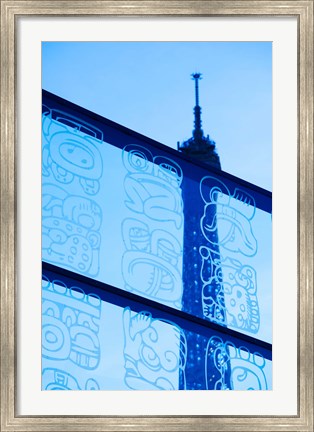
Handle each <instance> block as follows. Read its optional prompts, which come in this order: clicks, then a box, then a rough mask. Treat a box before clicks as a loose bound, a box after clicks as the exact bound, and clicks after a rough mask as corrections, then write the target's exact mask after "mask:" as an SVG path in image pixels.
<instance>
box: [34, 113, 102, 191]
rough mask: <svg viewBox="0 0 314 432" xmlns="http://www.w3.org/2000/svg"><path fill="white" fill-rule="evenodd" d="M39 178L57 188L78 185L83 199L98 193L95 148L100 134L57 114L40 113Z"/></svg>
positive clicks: (99, 167)
mask: <svg viewBox="0 0 314 432" xmlns="http://www.w3.org/2000/svg"><path fill="white" fill-rule="evenodd" d="M42 137H43V157H42V174H43V176H44V177H48V176H50V175H51V174H52V175H53V178H54V179H55V180H56V181H57V182H58V183H60V184H63V185H67V184H70V183H72V182H73V181H74V180H77V181H78V184H79V185H80V188H81V190H82V191H83V192H84V193H86V194H87V195H95V194H97V193H98V191H99V186H100V183H99V180H100V178H101V176H102V172H103V163H102V157H101V153H100V151H99V146H100V145H101V144H102V139H103V136H102V133H101V131H99V130H98V129H96V128H94V127H93V126H91V125H88V124H87V123H84V122H82V121H81V120H79V119H77V118H75V117H73V116H69V115H68V114H66V113H63V112H61V111H57V110H50V109H49V108H47V109H46V110H44V113H43V116H42Z"/></svg>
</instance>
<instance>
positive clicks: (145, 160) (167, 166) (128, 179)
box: [122, 144, 183, 229]
mask: <svg viewBox="0 0 314 432" xmlns="http://www.w3.org/2000/svg"><path fill="white" fill-rule="evenodd" d="M122 158H123V163H124V166H125V168H126V169H127V170H128V174H127V175H126V176H125V179H124V188H125V192H126V195H127V198H128V199H127V200H126V201H125V205H126V206H127V207H128V208H129V209H130V210H132V211H133V212H135V213H142V214H144V215H146V216H147V217H148V218H150V219H152V220H156V221H161V222H164V221H172V222H173V223H174V225H175V227H176V228H177V229H179V228H180V227H181V225H182V223H183V212H182V210H183V203H182V197H181V189H180V185H181V182H182V170H181V168H180V166H179V165H178V164H177V163H176V162H174V161H173V160H171V159H169V158H167V157H163V156H156V157H153V156H152V154H151V152H150V151H149V150H147V149H145V148H144V147H142V146H140V145H135V144H134V145H133V144H130V145H128V146H126V147H125V148H124V149H123V153H122Z"/></svg>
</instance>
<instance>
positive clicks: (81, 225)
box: [42, 183, 102, 275]
mask: <svg viewBox="0 0 314 432" xmlns="http://www.w3.org/2000/svg"><path fill="white" fill-rule="evenodd" d="M101 222H102V211H101V208H100V206H99V205H98V204H97V203H96V202H95V201H93V200H91V199H90V198H86V197H83V196H76V195H69V194H68V193H67V192H66V190H65V189H63V188H61V187H59V186H56V185H54V184H50V183H48V184H47V183H46V184H44V185H43V192H42V257H43V259H44V260H46V261H48V262H51V263H53V264H57V265H62V266H65V267H67V268H69V269H70V270H75V271H78V272H80V273H85V274H87V275H96V274H97V273H98V272H99V253H100V243H101V236H100V233H99V229H100V226H101Z"/></svg>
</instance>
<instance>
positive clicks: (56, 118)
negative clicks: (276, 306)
mask: <svg viewBox="0 0 314 432" xmlns="http://www.w3.org/2000/svg"><path fill="white" fill-rule="evenodd" d="M44 103H45V105H44V108H43V117H42V122H43V159H42V160H43V164H42V165H43V177H42V178H43V188H42V190H43V199H42V232H43V233H42V245H43V250H42V255H43V260H44V261H47V262H50V263H52V264H55V265H57V266H59V267H62V268H64V269H68V270H71V271H74V272H77V273H80V274H82V275H85V276H87V277H90V278H94V279H95V280H99V281H103V282H105V283H107V284H110V285H112V286H115V287H118V288H121V289H125V290H127V291H129V292H133V293H135V294H137V295H141V296H142V297H145V298H148V299H152V300H154V301H157V302H160V303H162V304H164V305H167V306H170V307H172V308H176V309H181V310H184V311H186V312H188V313H190V314H192V315H195V316H199V317H201V318H205V319H208V320H210V321H212V322H214V323H217V324H219V325H221V326H228V327H230V328H233V329H235V330H238V331H241V332H243V333H247V334H250V335H253V336H254V337H257V338H259V339H262V340H265V341H271V289H272V288H271V214H270V211H271V195H270V194H269V193H268V192H267V191H263V190H261V189H260V188H257V187H255V186H254V185H250V184H248V183H246V182H243V181H242V180H240V179H237V178H235V177H232V176H230V175H228V174H226V173H223V172H221V171H217V170H214V169H209V168H208V167H207V166H205V165H204V164H201V163H197V164H196V163H195V162H193V161H190V160H187V159H186V158H184V157H183V156H182V155H179V154H178V153H177V152H175V151H173V150H171V149H168V148H165V147H164V146H162V145H160V144H158V143H155V142H153V141H152V140H149V139H148V138H146V137H143V136H140V135H139V134H136V133H135V132H132V131H129V130H126V129H125V128H123V127H121V126H119V125H116V124H114V123H112V122H109V121H108V120H106V119H103V118H100V117H98V116H96V115H95V114H93V113H89V112H87V111H86V110H83V109H82V108H80V107H75V106H74V105H72V104H70V103H68V102H67V101H63V100H61V99H59V98H56V97H54V96H52V95H48V94H47V93H44ZM202 349H203V348H202Z"/></svg>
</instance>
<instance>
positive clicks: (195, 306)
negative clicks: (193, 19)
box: [177, 73, 230, 390]
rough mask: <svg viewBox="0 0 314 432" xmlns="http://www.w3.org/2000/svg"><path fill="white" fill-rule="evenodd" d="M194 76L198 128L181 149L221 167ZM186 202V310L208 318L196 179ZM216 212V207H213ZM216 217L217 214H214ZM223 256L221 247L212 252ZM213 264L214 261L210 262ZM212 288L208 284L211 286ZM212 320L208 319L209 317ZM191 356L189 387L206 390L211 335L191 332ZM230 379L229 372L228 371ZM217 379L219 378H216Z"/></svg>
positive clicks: (186, 188)
mask: <svg viewBox="0 0 314 432" xmlns="http://www.w3.org/2000/svg"><path fill="white" fill-rule="evenodd" d="M191 76H192V79H193V80H194V82H195V107H194V130H193V132H192V137H191V138H190V139H188V140H187V141H184V142H182V143H181V144H180V143H179V142H178V144H177V145H178V150H179V151H180V152H182V153H183V154H185V155H186V156H188V157H190V158H195V159H198V160H200V161H202V162H205V163H206V164H207V165H209V166H210V167H214V168H216V169H219V170H220V169H221V165H220V159H219V156H218V154H217V152H216V148H215V147H216V143H215V141H213V140H212V139H210V137H209V135H207V136H205V135H204V132H203V130H202V121H201V107H200V105H199V80H201V78H202V74H200V73H193V74H192V75H191ZM183 202H184V252H183V257H184V258H183V287H184V289H183V298H182V309H183V310H184V311H185V312H188V313H190V314H192V315H196V316H200V317H202V318H204V319H206V318H207V317H205V316H204V312H203V303H202V289H203V286H202V285H203V284H202V280H201V278H200V271H201V257H200V253H199V248H200V246H201V245H204V242H206V240H205V239H204V237H203V234H202V232H201V229H200V220H201V217H202V216H203V211H204V202H203V201H202V199H201V197H200V193H199V185H198V184H197V183H196V182H194V181H189V179H187V180H186V182H185V184H184V187H183ZM213 211H214V212H215V209H213ZM213 216H214V215H213ZM212 236H213V239H212V240H213V242H212V243H213V244H217V243H218V232H216V231H214V232H213V233H212ZM212 256H213V257H214V258H216V259H218V261H219V259H220V253H219V247H218V246H217V247H216V250H215V251H214V252H213V255H212ZM208 264H209V265H211V263H208ZM207 288H208V287H207ZM209 289H210V291H211V295H212V296H213V297H215V290H216V292H217V286H215V283H213V284H212V286H210V287H209ZM207 319H208V318H207ZM186 338H187V346H188V358H187V364H186V370H185V372H186V389H187V390H204V389H206V379H205V362H206V358H205V356H206V346H207V343H208V338H206V337H204V336H202V335H198V334H195V333H192V332H187V334H186ZM210 372H211V375H212V376H216V377H217V380H218V379H219V376H218V375H219V374H218V373H217V370H211V371H210ZM226 375H227V376H226V378H227V380H228V379H229V375H230V374H229V373H227V374H226ZM213 381H214V382H215V378H214V379H213Z"/></svg>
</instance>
